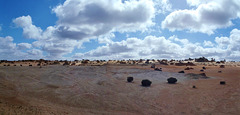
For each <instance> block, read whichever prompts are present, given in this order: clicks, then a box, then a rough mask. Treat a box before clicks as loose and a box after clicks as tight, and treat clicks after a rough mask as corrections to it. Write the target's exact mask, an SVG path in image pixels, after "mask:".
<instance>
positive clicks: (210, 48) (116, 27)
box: [0, 0, 240, 61]
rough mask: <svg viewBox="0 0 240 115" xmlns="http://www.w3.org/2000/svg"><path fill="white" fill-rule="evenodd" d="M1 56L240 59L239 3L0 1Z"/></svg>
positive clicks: (203, 0) (182, 0) (196, 0)
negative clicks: (202, 57)
mask: <svg viewBox="0 0 240 115" xmlns="http://www.w3.org/2000/svg"><path fill="white" fill-rule="evenodd" d="M0 15H1V17H0V41H1V42H0V53H1V54H0V59H7V60H20V59H40V58H43V59H51V60H55V59H68V60H74V59H92V60H94V59H105V60H108V59H140V58H144V59H185V58H189V57H191V58H197V57H201V56H204V57H207V58H216V59H217V60H222V59H227V60H235V61H239V59H240V45H239V44H240V27H239V24H240V19H239V17H240V2H239V1H238V0H232V1H228V0H177V1H176V0H124V1H123V0H91V1H89V0H35V1H33V0H1V1H0Z"/></svg>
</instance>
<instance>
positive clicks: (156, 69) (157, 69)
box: [154, 68, 162, 71]
mask: <svg viewBox="0 0 240 115" xmlns="http://www.w3.org/2000/svg"><path fill="white" fill-rule="evenodd" d="M154 70H155V71H162V68H160V69H159V68H155V69H154Z"/></svg>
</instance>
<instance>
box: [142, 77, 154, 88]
mask: <svg viewBox="0 0 240 115" xmlns="http://www.w3.org/2000/svg"><path fill="white" fill-rule="evenodd" d="M151 84H152V82H151V81H150V80H148V79H144V80H142V86H144V87H149V86H151Z"/></svg>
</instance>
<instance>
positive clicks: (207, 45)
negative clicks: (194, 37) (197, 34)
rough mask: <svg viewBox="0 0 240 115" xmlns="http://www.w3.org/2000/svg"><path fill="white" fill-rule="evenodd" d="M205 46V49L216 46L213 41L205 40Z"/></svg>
mask: <svg viewBox="0 0 240 115" xmlns="http://www.w3.org/2000/svg"><path fill="white" fill-rule="evenodd" d="M203 45H204V46H205V47H213V46H214V44H213V43H212V42H211V41H206V40H204V42H203Z"/></svg>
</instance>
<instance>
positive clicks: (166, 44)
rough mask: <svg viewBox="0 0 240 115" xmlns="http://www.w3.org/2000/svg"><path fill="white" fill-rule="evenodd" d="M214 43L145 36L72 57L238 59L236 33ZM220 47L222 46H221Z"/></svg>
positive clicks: (238, 35)
mask: <svg viewBox="0 0 240 115" xmlns="http://www.w3.org/2000/svg"><path fill="white" fill-rule="evenodd" d="M215 41H216V44H214V43H212V42H211V41H204V43H203V44H201V43H192V42H190V41H188V40H187V39H179V38H177V37H176V36H171V37H170V38H169V39H166V38H165V37H155V36H147V37H145V38H144V39H139V38H127V39H126V40H122V41H120V42H112V43H110V44H107V45H105V46H100V47H98V48H97V49H94V50H91V51H89V52H86V53H78V54H76V55H74V56H73V58H74V59H75V58H80V59H86V58H88V59H140V58H145V59H152V58H155V59H159V58H167V59H186V58H189V57H192V58H198V57H201V56H205V57H208V58H215V59H228V60H236V59H240V46H239V44H240V30H238V29H233V30H232V31H231V33H230V36H229V37H216V38H215ZM223 45H224V47H223Z"/></svg>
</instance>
